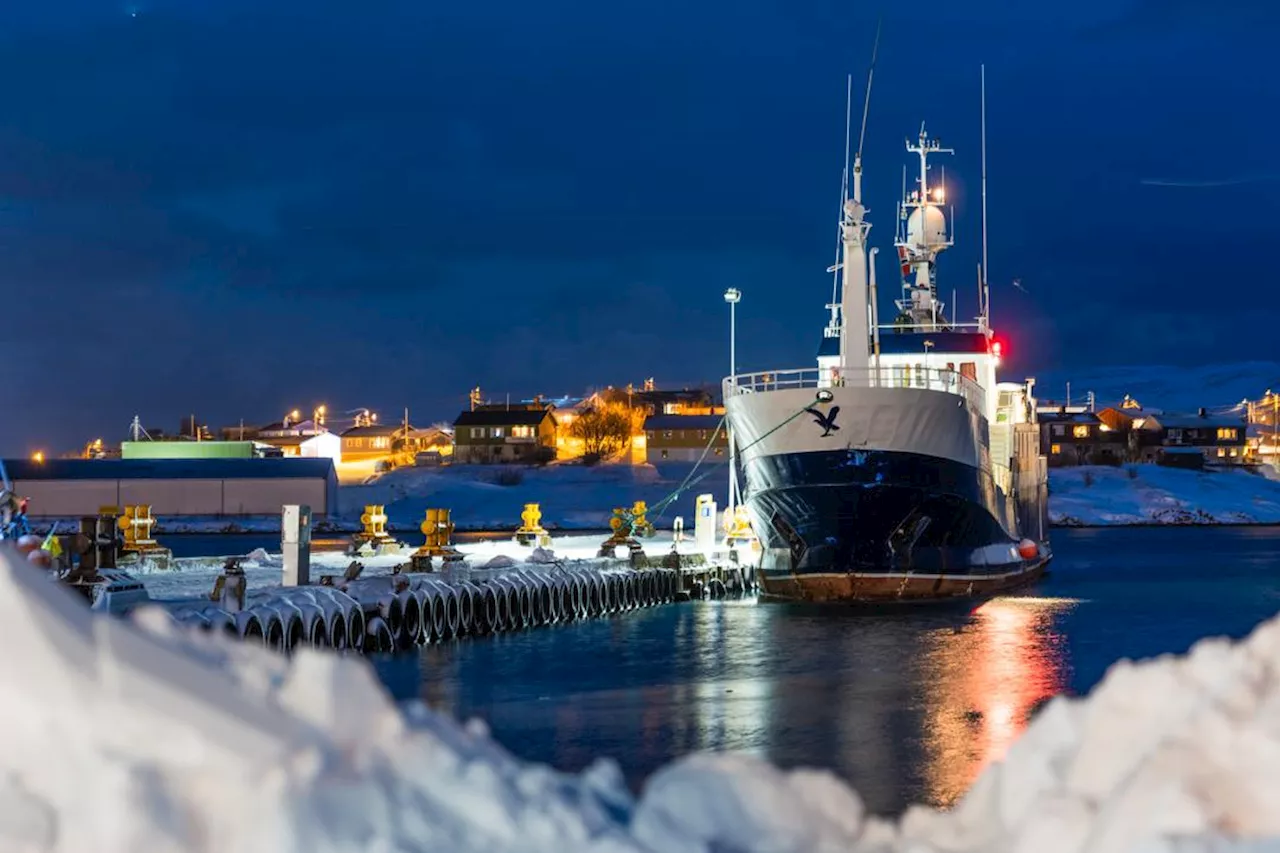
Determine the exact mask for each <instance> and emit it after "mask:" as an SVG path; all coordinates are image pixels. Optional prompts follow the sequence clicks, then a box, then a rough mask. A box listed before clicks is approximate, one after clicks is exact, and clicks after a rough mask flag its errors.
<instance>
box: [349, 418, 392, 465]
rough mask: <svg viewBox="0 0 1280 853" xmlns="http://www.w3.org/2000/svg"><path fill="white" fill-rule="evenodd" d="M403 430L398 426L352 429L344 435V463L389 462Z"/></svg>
mask: <svg viewBox="0 0 1280 853" xmlns="http://www.w3.org/2000/svg"><path fill="white" fill-rule="evenodd" d="M403 429H404V428H403V427H401V426H399V425H396V424H371V425H370V426H357V427H352V428H351V429H349V430H347V431H346V432H344V433H343V434H342V461H343V462H344V463H345V462H351V463H358V462H375V463H376V462H382V461H385V460H389V459H390V458H391V457H392V455H393V454H394V453H395V442H396V439H397V436H399V434H400V433H401V432H402V431H403Z"/></svg>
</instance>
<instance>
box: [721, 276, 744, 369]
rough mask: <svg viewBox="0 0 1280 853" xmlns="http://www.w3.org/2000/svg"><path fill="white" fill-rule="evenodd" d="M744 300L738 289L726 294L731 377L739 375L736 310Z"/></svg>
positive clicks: (730, 290)
mask: <svg viewBox="0 0 1280 853" xmlns="http://www.w3.org/2000/svg"><path fill="white" fill-rule="evenodd" d="M741 299H742V291H741V290H738V288H736V287H731V288H729V289H728V290H726V291H725V292H724V301H725V302H728V303H729V376H731V377H732V376H736V375H737V373H738V358H737V352H736V345H737V340H736V338H737V314H736V311H735V310H734V309H735V308H736V306H737V304H738V302H739V301H741Z"/></svg>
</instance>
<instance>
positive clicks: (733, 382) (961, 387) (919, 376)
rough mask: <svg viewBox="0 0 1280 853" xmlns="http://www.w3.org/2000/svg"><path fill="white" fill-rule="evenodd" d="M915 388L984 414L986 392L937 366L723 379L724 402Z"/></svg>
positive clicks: (764, 373) (811, 369)
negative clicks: (793, 393)
mask: <svg viewBox="0 0 1280 853" xmlns="http://www.w3.org/2000/svg"><path fill="white" fill-rule="evenodd" d="M839 387H853V388H917V389H921V390H926V391H942V392H945V393H947V394H955V395H956V396H958V397H963V398H964V399H966V400H968V401H969V402H970V403H972V404H973V405H974V406H975V407H977V409H978V410H979V411H982V412H985V411H986V393H985V392H984V391H983V390H982V386H981V385H979V384H978V383H977V382H975V381H973V380H972V379H970V378H968V377H967V376H963V375H962V374H960V373H959V372H958V371H955V370H948V369H946V368H937V367H916V366H910V367H908V366H901V365H894V366H892V367H886V366H881V367H879V368H875V367H868V368H863V369H851V370H841V371H839V372H838V373H836V374H834V375H833V373H832V371H830V370H824V369H820V368H816V367H808V368H801V369H796V370H765V371H761V372H759V373H742V374H739V375H737V376H730V377H728V378H727V379H725V380H724V396H725V399H726V400H727V399H729V398H730V397H734V396H738V395H740V394H761V393H768V392H770V391H785V390H788V389H797V388H799V389H803V388H813V389H815V390H816V389H819V388H839Z"/></svg>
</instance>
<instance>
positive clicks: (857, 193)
mask: <svg viewBox="0 0 1280 853" xmlns="http://www.w3.org/2000/svg"><path fill="white" fill-rule="evenodd" d="M880 23H881V19H879V18H877V19H876V40H875V43H874V44H873V45H872V46H871V66H870V67H869V68H868V69H867V92H866V94H865V95H864V96H863V98H862V127H861V129H860V130H859V131H858V154H857V156H856V157H854V158H853V200H854V201H856V202H858V203H859V204H861V203H862V144H863V142H865V141H866V138H867V113H868V112H870V111H871V82H872V80H873V79H875V74H876V57H878V56H879V55H880ZM849 88H850V95H851V96H852V90H853V76H852V75H850V76H849ZM850 103H852V100H851V101H850ZM848 134H849V130H848V123H847V119H846V124H845V138H846V139H847V138H848ZM848 159H849V154H848V147H847V143H846V149H845V162H846V163H848Z"/></svg>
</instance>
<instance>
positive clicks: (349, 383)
mask: <svg viewBox="0 0 1280 853" xmlns="http://www.w3.org/2000/svg"><path fill="white" fill-rule="evenodd" d="M885 5H887V6H888V7H889V8H891V10H892V11H886V12H885V15H884V31H883V37H882V42H881V54H880V63H879V65H878V67H877V70H876V88H875V92H874V94H873V97H872V103H871V112H870V125H869V129H868V140H867V148H866V154H865V164H866V172H867V180H866V184H865V196H866V200H867V203H868V206H869V207H870V209H871V217H872V221H873V223H875V228H874V229H873V231H872V239H873V244H874V245H879V246H881V247H882V248H881V258H880V265H879V273H880V278H881V281H882V295H883V296H884V307H883V308H882V315H883V314H885V313H886V312H888V311H889V305H888V303H889V300H890V299H891V298H892V296H894V295H896V294H894V293H893V292H892V291H893V290H894V286H893V285H894V284H895V283H896V276H895V275H894V268H893V263H892V259H891V258H890V257H889V256H890V255H891V253H892V246H891V239H892V229H893V223H892V220H893V209H894V204H895V202H896V200H897V197H898V194H899V189H900V182H901V175H902V172H901V170H902V166H903V164H904V163H907V162H908V160H907V156H908V155H907V154H906V152H905V151H904V150H903V140H904V137H906V136H909V135H910V136H914V135H915V133H916V132H917V130H918V128H919V124H920V121H921V120H926V121H927V122H928V126H929V128H930V129H931V131H932V132H934V133H935V134H937V135H939V136H940V137H941V138H942V141H943V142H944V143H945V144H948V145H950V146H954V147H956V148H957V149H958V153H957V155H956V156H955V157H948V158H940V160H939V162H940V163H945V165H946V167H947V175H948V185H949V186H948V189H949V195H950V198H951V199H952V200H954V201H955V202H956V214H957V225H958V229H957V232H958V233H957V245H956V247H955V248H954V249H952V250H950V251H949V252H948V253H947V254H946V255H944V256H943V259H942V261H941V268H940V283H941V288H940V289H941V291H942V292H943V298H944V299H947V300H948V301H949V300H950V292H951V290H952V288H957V289H959V290H960V292H961V300H960V313H961V315H962V316H963V315H965V314H972V313H973V310H974V304H975V300H974V297H973V295H972V290H973V282H974V278H975V265H976V262H977V260H978V243H979V241H978V233H979V216H978V213H979V208H978V189H979V174H980V172H979V145H978V142H979V136H978V115H979V113H978V103H979V101H978V98H979V88H978V79H979V78H978V74H979V64H980V63H983V62H985V63H986V65H987V93H988V133H989V142H988V159H989V174H990V177H989V203H990V254H991V275H990V279H991V282H992V289H993V295H992V301H993V307H994V312H995V320H996V325H997V328H998V329H999V330H1000V331H1001V333H1002V334H1003V335H1005V336H1007V338H1008V340H1009V342H1010V343H1009V349H1010V351H1011V354H1012V356H1013V361H1014V362H1015V363H1014V365H1013V370H1012V371H1011V372H1012V374H1014V375H1012V376H1010V377H1008V378H1019V377H1020V375H1022V374H1025V373H1028V372H1035V371H1039V370H1047V369H1050V368H1054V367H1060V366H1062V365H1064V364H1065V365H1072V366H1075V365H1081V366H1085V365H1098V364H1106V363H1117V364H1133V363H1169V364H1192V363H1196V362H1201V361H1205V360H1210V361H1230V360H1244V359H1252V358H1270V357H1272V355H1273V354H1274V349H1275V345H1274V343H1273V339H1272V337H1271V336H1270V335H1267V334H1242V327H1244V326H1245V325H1246V324H1248V325H1249V326H1251V327H1252V326H1255V325H1256V324H1259V323H1264V324H1268V325H1269V327H1270V328H1272V329H1274V328H1276V325H1277V323H1276V321H1277V319H1278V315H1277V310H1276V309H1275V308H1274V307H1273V305H1274V292H1275V286H1276V277H1275V274H1274V271H1273V261H1272V258H1271V256H1270V253H1271V251H1272V245H1273V242H1274V241H1273V234H1272V232H1273V229H1274V227H1275V226H1274V223H1275V221H1276V218H1277V213H1280V209H1278V208H1280V204H1278V203H1277V201H1276V195H1275V193H1276V192H1277V191H1280V181H1277V180H1276V179H1277V178H1278V177H1280V166H1277V164H1276V163H1275V162H1273V159H1272V158H1274V157H1275V150H1274V149H1275V140H1274V138H1272V137H1274V136H1275V134H1276V129H1277V119H1276V114H1277V106H1278V105H1280V77H1277V75H1276V74H1275V73H1274V69H1273V62H1272V59H1271V57H1273V56H1274V54H1275V51H1276V33H1277V31H1278V29H1277V25H1278V24H1280V6H1278V5H1277V4H1274V3H1266V2H1263V0H1217V2H1213V3H1200V2H1192V0H1137V2H1130V3H1129V5H1128V6H1127V7H1126V6H1125V4H1124V3H1123V2H1120V0H1114V2H1113V0H1086V2H1075V3H1070V4H1064V3H1052V4H1051V3H1045V4H1035V3H1016V4H1015V3H1009V2H994V0H969V2H963V3H959V2H945V3H944V2H939V0H924V2H916V3H912V4H902V3H895V4H885ZM877 12H878V10H877V9H876V8H874V7H873V6H870V5H867V4H859V3H853V2H847V0H845V2H835V0H830V2H828V1H827V0H818V2H803V0H774V2H761V0H736V2H732V3H730V2H725V0H703V2H698V3H684V2H681V3H675V2H668V1H667V0H644V2H637V0H614V2H609V3H599V2H584V0H549V2H542V3H527V2H519V3H516V2H510V0H490V2H484V3H469V2H463V3H458V2H453V3H445V2H436V0H378V2H370V3H357V2H351V0H348V1H347V2H342V3H339V2H335V0H307V2H305V3H304V2H298V0H272V2H267V3H264V2H261V0H216V2H215V0H199V1H198V0H142V2H138V3H135V4H132V5H130V4H124V3H120V2H115V0H106V2H89V0H49V2H34V3H31V2H28V3H17V2H12V3H10V2H6V3H3V4H0V281H3V283H4V288H3V293H4V295H5V305H4V308H3V309H0V310H2V311H3V316H4V318H5V321H6V322H5V323H4V328H3V332H2V333H0V340H3V341H4V343H5V344H6V346H5V352H6V353H7V354H8V365H9V369H8V372H7V375H6V383H5V384H6V391H7V394H6V406H5V409H4V414H3V416H0V451H3V452H6V453H11V454H25V453H28V452H30V451H31V450H33V449H35V448H37V447H41V448H45V449H49V450H52V451H57V450H60V449H68V448H70V447H73V446H78V445H80V444H82V443H83V442H84V441H85V440H88V439H91V438H94V437H96V436H99V435H103V436H106V437H107V438H108V439H118V438H120V437H123V434H124V431H125V428H126V426H127V424H128V423H129V421H130V419H131V418H132V416H133V415H134V414H135V413H138V414H140V415H142V419H143V422H144V423H145V424H148V425H152V424H154V425H159V426H162V427H165V428H167V429H169V430H175V429H176V428H177V426H178V422H179V419H180V418H181V417H182V416H183V415H185V414H187V413H189V412H194V413H196V414H197V416H198V417H199V419H200V420H202V421H204V422H207V423H209V424H210V425H211V426H213V427H215V428H216V427H218V426H221V425H229V424H233V423H237V422H238V421H239V419H240V418H242V417H243V418H245V419H246V421H247V422H249V423H263V422H266V421H269V420H273V419H277V418H278V417H279V416H280V415H281V414H283V413H284V412H286V411H287V410H289V409H291V408H294V407H302V408H309V407H311V406H312V405H314V404H317V403H322V402H323V403H328V404H329V406H330V407H331V408H333V409H350V408H353V407H357V406H369V407H373V408H374V409H377V410H380V411H382V412H383V413H384V417H387V416H390V417H398V415H399V412H400V410H401V409H402V407H403V406H405V405H408V406H410V407H411V410H412V413H413V419H414V420H415V421H417V422H421V423H428V422H430V421H433V420H439V419H451V418H452V417H453V416H454V415H455V414H456V413H457V411H458V410H459V409H460V408H462V407H463V406H464V405H465V401H466V393H467V390H468V389H469V388H470V387H472V386H474V385H476V384H479V385H480V386H481V387H482V388H483V389H484V391H485V392H486V394H487V395H488V396H490V397H492V398H495V399H499V400H501V399H504V398H505V395H506V394H507V393H508V392H509V393H511V394H512V395H513V398H515V397H520V396H529V395H532V394H534V393H536V392H540V391H541V392H543V393H547V394H562V393H576V392H581V391H582V390H584V389H585V388H587V387H588V386H597V387H599V386H603V385H606V384H614V385H625V384H626V383H627V382H629V381H631V382H635V383H637V384H639V383H640V382H641V381H642V380H643V379H644V378H646V377H649V376H652V377H655V378H656V379H657V381H658V383H659V384H660V385H664V384H686V383H695V382H700V381H707V380H712V381H714V380H718V379H719V378H720V376H721V375H722V374H723V373H725V372H726V369H727V361H728V359H727V326H728V314H727V309H726V306H725V304H724V302H723V300H722V297H721V294H722V293H723V291H724V289H725V288H726V287H729V286H736V287H739V288H740V289H741V290H742V291H743V293H744V296H743V301H742V302H741V304H740V305H739V306H738V308H739V313H738V332H739V363H740V365H741V367H742V368H743V369H756V368H776V367H793V366H795V367H807V366H811V365H812V364H813V356H814V350H815V347H816V344H817V341H818V338H819V335H820V331H821V327H822V325H823V323H824V322H825V312H824V309H823V307H822V306H823V304H824V302H826V301H827V299H828V297H829V294H830V286H831V281H830V276H829V275H827V274H826V273H825V272H824V269H825V268H826V266H827V265H828V264H830V263H831V262H832V259H833V253H834V250H835V236H836V222H835V217H836V213H837V202H838V194H839V179H840V169H841V165H842V161H843V150H842V149H843V135H844V129H843V122H844V92H845V74H846V73H852V74H853V75H854V80H855V91H856V92H858V96H859V97H860V92H861V88H862V86H863V85H864V80H865V74H866V65H867V62H868V60H869V55H870V49H871V43H872V40H873V34H874V29H875V19H876V15H877ZM1268 154H1270V157H1268V156H1266V155H1268ZM1015 278H1016V279H1020V280H1021V282H1022V286H1023V287H1024V288H1025V292H1023V291H1021V290H1017V289H1014V288H1013V287H1011V285H1010V282H1012V280H1013V279H1015ZM885 282H888V284H889V286H888V287H885V286H884V283H885ZM1249 288H1253V289H1254V290H1255V291H1257V292H1260V293H1261V294H1262V296H1261V298H1259V297H1251V296H1250V295H1249ZM886 319H887V318H886Z"/></svg>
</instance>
